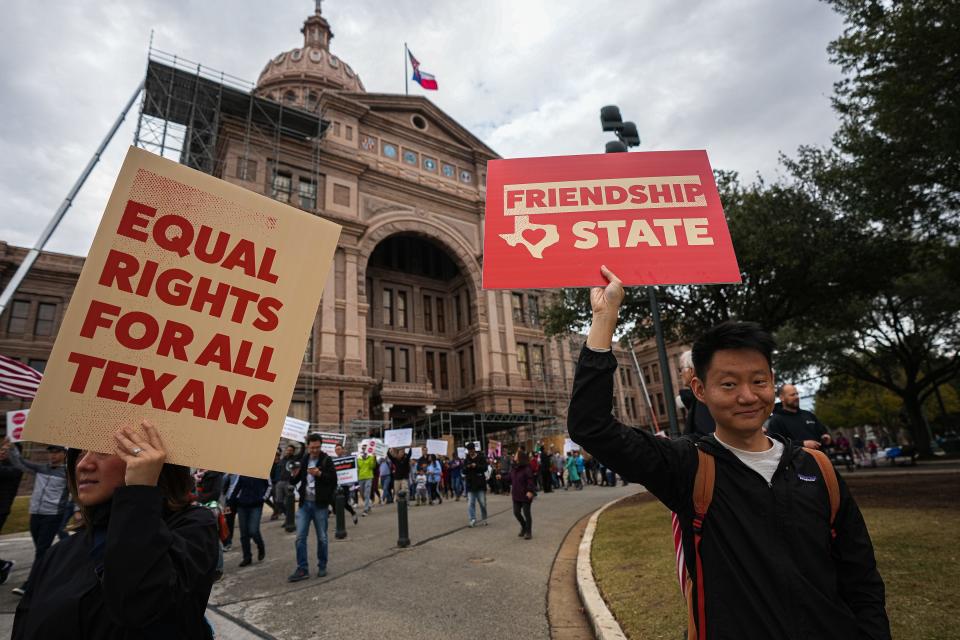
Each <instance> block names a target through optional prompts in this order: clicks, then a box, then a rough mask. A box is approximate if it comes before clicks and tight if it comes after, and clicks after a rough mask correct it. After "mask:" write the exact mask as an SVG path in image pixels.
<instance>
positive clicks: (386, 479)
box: [380, 475, 393, 504]
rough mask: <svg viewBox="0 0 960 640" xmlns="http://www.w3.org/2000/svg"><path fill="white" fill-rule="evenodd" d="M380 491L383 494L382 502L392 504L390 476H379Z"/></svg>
mask: <svg viewBox="0 0 960 640" xmlns="http://www.w3.org/2000/svg"><path fill="white" fill-rule="evenodd" d="M380 491H381V492H382V493H383V501H384V502H385V503H386V504H390V503H391V502H393V478H392V477H390V476H388V475H387V476H380Z"/></svg>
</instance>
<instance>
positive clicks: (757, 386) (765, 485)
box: [567, 267, 890, 640]
mask: <svg viewBox="0 0 960 640" xmlns="http://www.w3.org/2000/svg"><path fill="white" fill-rule="evenodd" d="M601 271H602V273H603V275H604V277H605V278H606V279H607V280H608V281H609V284H608V285H607V286H606V287H605V288H604V287H595V288H594V289H593V290H592V291H591V294H590V300H591V306H592V310H593V322H592V324H591V327H590V333H589V336H588V338H587V342H586V345H585V346H584V348H583V350H582V352H581V354H580V360H579V363H578V364H577V371H576V374H575V376H574V382H573V391H572V394H571V398H570V410H569V413H568V417H567V421H568V422H567V424H568V428H569V431H570V437H571V438H572V439H573V440H574V441H575V442H577V443H579V444H580V445H581V446H583V448H584V449H585V450H587V451H589V452H590V453H591V454H593V455H594V456H595V457H596V458H597V459H598V460H599V461H600V462H601V463H603V464H604V465H606V466H608V467H609V468H611V469H613V470H614V471H616V472H617V473H619V474H620V475H621V476H623V478H624V480H629V481H630V482H639V483H641V484H643V485H644V486H646V488H647V489H648V490H649V491H650V493H652V494H653V495H654V496H655V497H656V498H657V499H659V500H660V502H662V503H663V504H664V505H666V506H667V507H668V508H669V509H670V510H671V511H674V512H675V513H676V514H677V518H678V520H679V524H680V531H681V536H682V540H683V550H684V560H685V562H686V570H687V576H688V582H687V584H686V596H687V603H688V606H689V610H690V626H689V630H688V631H689V634H690V636H689V637H691V638H701V639H702V638H744V639H750V638H757V639H760V638H763V639H766V638H800V637H803V638H820V639H824V640H829V639H832V640H849V639H850V638H864V639H866V638H871V639H874V640H886V639H889V638H890V624H889V621H888V619H887V613H886V608H885V594H884V584H883V580H882V579H881V578H880V574H879V573H878V571H877V565H876V560H875V557H874V553H873V545H872V543H871V541H870V536H869V534H868V533H867V527H866V525H865V524H864V521H863V516H862V515H861V514H860V509H859V508H858V507H857V503H856V501H855V500H854V499H853V497H852V496H851V495H850V492H849V491H848V489H847V487H846V485H845V484H844V483H843V481H842V479H840V478H838V476H837V475H836V472H835V471H834V469H833V467H832V466H831V464H830V461H829V460H827V458H826V456H824V455H823V454H822V453H821V452H820V451H818V450H815V449H810V448H805V447H803V446H802V443H800V442H795V441H792V440H791V439H790V438H788V437H786V438H785V437H782V436H780V437H768V436H767V435H766V434H765V433H764V432H763V423H764V421H765V420H766V418H767V416H769V415H770V411H771V409H772V408H773V402H774V389H775V388H774V379H773V371H772V367H771V358H772V356H773V351H774V346H775V344H774V341H773V338H772V337H771V336H770V335H769V334H768V333H767V332H765V331H764V330H763V329H761V328H760V326H759V325H757V324H755V323H750V322H729V321H728V322H724V323H722V324H719V325H717V326H716V327H713V328H712V329H710V330H709V331H707V332H706V333H704V334H703V335H702V336H701V337H700V338H698V339H697V340H696V342H695V343H694V345H693V352H692V359H693V368H694V370H695V375H694V377H693V378H692V380H691V389H692V390H693V392H694V394H695V395H696V398H697V401H698V402H702V403H703V404H704V405H705V406H706V407H707V408H708V409H709V411H710V414H711V415H712V416H713V419H714V420H715V422H716V431H715V432H714V433H713V434H709V435H705V436H702V437H700V438H699V439H695V438H689V437H684V438H680V439H677V440H669V439H667V438H658V437H656V436H654V435H653V434H651V433H648V432H646V431H642V430H635V429H632V428H630V427H628V426H626V425H624V424H622V423H620V422H619V421H617V420H616V418H615V417H614V416H613V414H612V411H611V409H612V398H613V379H614V373H615V372H616V369H617V360H616V358H615V357H614V356H613V354H612V353H611V344H612V339H613V334H614V332H615V330H616V325H617V313H618V309H619V306H620V304H621V302H622V301H623V298H624V290H623V286H622V284H621V283H620V281H619V280H618V279H617V277H616V276H615V275H614V274H613V273H611V272H610V271H609V270H608V269H607V268H606V267H603V268H602V269H601Z"/></svg>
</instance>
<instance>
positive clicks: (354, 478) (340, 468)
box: [333, 456, 360, 484]
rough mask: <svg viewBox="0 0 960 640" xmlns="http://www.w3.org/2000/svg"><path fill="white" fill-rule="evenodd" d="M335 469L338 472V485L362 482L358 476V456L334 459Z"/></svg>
mask: <svg viewBox="0 0 960 640" xmlns="http://www.w3.org/2000/svg"><path fill="white" fill-rule="evenodd" d="M333 468H334V469H336V471H337V484H356V483H357V482H360V480H359V476H358V475H357V456H343V457H341V458H334V459H333Z"/></svg>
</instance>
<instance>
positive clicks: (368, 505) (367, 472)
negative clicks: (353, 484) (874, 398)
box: [357, 444, 377, 517]
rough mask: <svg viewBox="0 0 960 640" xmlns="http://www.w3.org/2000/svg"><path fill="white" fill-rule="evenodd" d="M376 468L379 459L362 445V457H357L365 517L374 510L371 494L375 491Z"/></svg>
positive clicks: (358, 477) (358, 478)
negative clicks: (374, 477)
mask: <svg viewBox="0 0 960 640" xmlns="http://www.w3.org/2000/svg"><path fill="white" fill-rule="evenodd" d="M376 466H377V459H376V458H375V457H373V455H371V454H370V452H369V451H367V445H366V444H362V445H360V455H359V456H357V480H358V481H359V482H360V485H359V487H360V495H361V496H363V515H364V517H366V515H367V514H368V513H370V509H372V508H373V502H372V501H371V498H370V492H371V491H372V490H373V474H374V467H376ZM358 506H359V505H358Z"/></svg>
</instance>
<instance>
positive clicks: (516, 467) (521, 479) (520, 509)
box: [510, 449, 537, 540]
mask: <svg viewBox="0 0 960 640" xmlns="http://www.w3.org/2000/svg"><path fill="white" fill-rule="evenodd" d="M513 462H514V464H513V466H512V467H511V468H510V497H511V498H513V517H515V518H516V519H517V521H518V522H519V523H520V533H519V534H518V535H519V536H520V537H522V538H526V539H527V540H529V539H530V538H531V537H533V515H532V514H531V511H530V509H531V507H532V506H533V498H534V496H536V495H537V492H536V490H537V488H536V480H535V476H534V473H533V470H532V469H531V468H530V458H529V456H528V455H527V452H526V450H525V449H519V450H517V453H516V455H515V456H514V458H513Z"/></svg>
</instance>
